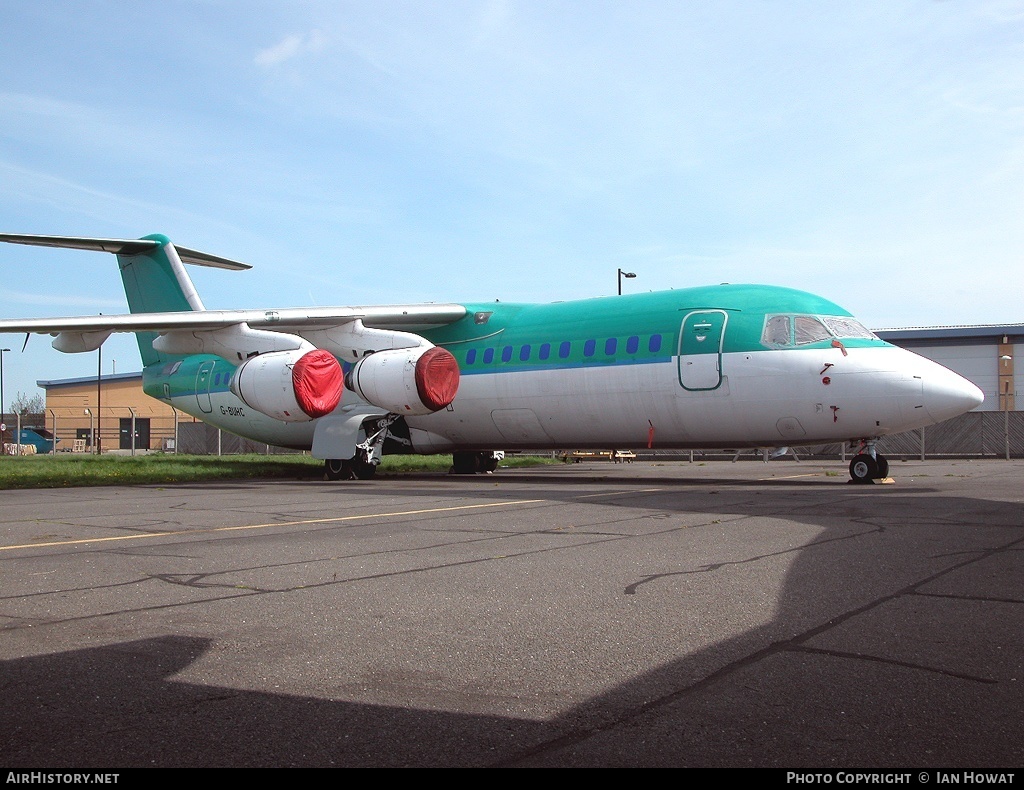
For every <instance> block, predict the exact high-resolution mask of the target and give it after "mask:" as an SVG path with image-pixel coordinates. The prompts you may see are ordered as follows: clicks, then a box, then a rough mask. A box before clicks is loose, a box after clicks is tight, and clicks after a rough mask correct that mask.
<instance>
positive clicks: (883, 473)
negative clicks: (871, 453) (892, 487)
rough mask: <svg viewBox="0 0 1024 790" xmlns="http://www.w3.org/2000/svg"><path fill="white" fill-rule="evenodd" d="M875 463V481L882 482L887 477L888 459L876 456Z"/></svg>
mask: <svg viewBox="0 0 1024 790" xmlns="http://www.w3.org/2000/svg"><path fill="white" fill-rule="evenodd" d="M875 463H876V464H877V465H878V470H877V474H876V476H875V479H876V480H884V479H885V478H887V477H888V476H889V459H888V458H886V457H885V456H884V455H876V456H875Z"/></svg>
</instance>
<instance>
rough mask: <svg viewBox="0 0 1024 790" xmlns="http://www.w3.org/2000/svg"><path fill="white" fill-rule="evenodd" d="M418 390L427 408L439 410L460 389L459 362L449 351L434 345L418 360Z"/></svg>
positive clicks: (453, 398)
mask: <svg viewBox="0 0 1024 790" xmlns="http://www.w3.org/2000/svg"><path fill="white" fill-rule="evenodd" d="M416 391H417V392H418V393H419V396H420V400H421V401H423V405H424V406H426V407H427V408H430V409H433V410H434V411H437V410H439V409H443V408H444V407H445V406H447V405H448V404H449V403H451V402H452V401H453V400H455V394H456V393H457V392H458V391H459V363H458V362H456V361H455V357H453V356H452V355H451V353H450V352H449V351H447V350H446V349H443V348H438V347H437V346H434V347H433V348H431V349H429V350H428V351H427V352H426V353H424V354H423V356H421V357H420V358H419V359H418V360H416Z"/></svg>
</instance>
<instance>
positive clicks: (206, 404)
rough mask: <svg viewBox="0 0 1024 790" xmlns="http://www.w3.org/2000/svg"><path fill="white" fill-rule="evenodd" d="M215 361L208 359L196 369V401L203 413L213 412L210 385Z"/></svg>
mask: <svg viewBox="0 0 1024 790" xmlns="http://www.w3.org/2000/svg"><path fill="white" fill-rule="evenodd" d="M215 364H216V362H215V361H214V360H212V359H208V360H206V361H205V362H203V363H202V364H201V365H200V366H199V369H198V370H197V371H196V403H198V404H199V410H200V411H201V412H202V413H203V414H212V413H213V401H212V400H211V399H210V387H211V386H212V385H213V366H214V365H215Z"/></svg>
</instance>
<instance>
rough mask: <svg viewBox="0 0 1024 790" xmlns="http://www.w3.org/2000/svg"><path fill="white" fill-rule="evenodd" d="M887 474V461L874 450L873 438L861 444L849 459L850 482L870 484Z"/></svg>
mask: <svg viewBox="0 0 1024 790" xmlns="http://www.w3.org/2000/svg"><path fill="white" fill-rule="evenodd" d="M888 476H889V461H888V460H887V459H886V457H885V456H884V455H880V454H879V453H877V452H875V440H874V439H869V440H867V441H865V442H863V443H862V444H861V448H860V452H858V453H857V455H855V456H854V458H853V460H852V461H850V482H851V483H863V484H870V483H874V482H875V481H876V480H884V479H885V478H887V477H888Z"/></svg>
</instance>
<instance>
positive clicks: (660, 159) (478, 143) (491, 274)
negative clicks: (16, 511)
mask: <svg viewBox="0 0 1024 790" xmlns="http://www.w3.org/2000/svg"><path fill="white" fill-rule="evenodd" d="M0 11H2V15H0V16H2V24H0V218H2V219H0V231H4V232H24V233H50V234H58V235H62V234H63V235H95V236H110V237H124V238H135V237H138V236H142V235H145V234H147V233H154V232H161V233H166V234H167V235H168V236H170V237H171V238H172V239H173V240H175V241H177V242H179V243H181V244H182V245H183V246H187V247H192V248H195V249H200V250H204V251H207V252H212V253H216V254H220V255H224V256H227V257H232V258H236V259H238V260H243V261H246V262H248V263H251V264H253V265H254V267H255V268H254V269H253V270H252V271H249V272H246V273H231V272H223V271H217V270H206V269H194V268H193V269H192V270H191V271H192V275H193V279H194V280H195V282H196V285H197V287H198V288H199V291H200V293H201V294H202V296H203V298H204V300H205V302H206V304H207V306H208V307H217V308H219V307H224V308H228V307H292V306H300V305H306V304H316V305H321V306H326V305H351V304H387V303H392V302H419V301H477V300H492V299H501V300H502V301H555V300H562V299H572V298H582V297H591V296H602V295H608V294H611V293H614V291H615V287H616V270H617V269H618V268H620V267H621V268H623V269H627V270H630V271H635V272H636V273H637V278H636V279H635V280H631V281H628V282H626V283H625V286H624V288H625V290H626V291H630V290H636V291H639V290H662V289H668V288H680V287H686V286H690V285H705V284H709V283H718V282H764V283H773V284H779V285H789V286H793V287H798V288H803V289H805V290H809V291H813V292H815V293H819V294H821V295H823V296H826V297H829V298H831V299H833V300H835V301H838V302H839V303H840V304H842V305H844V306H845V307H847V308H848V309H849V310H851V311H852V312H853V313H854V314H855V315H857V316H858V317H860V318H861V319H862V320H863V321H864V322H865V323H866V324H868V325H869V326H872V327H875V328H879V327H892V326H919V325H947V324H964V323H999V322H1017V321H1024V307H1022V305H1021V294H1022V293H1024V287H1022V286H1024V260H1022V251H1024V221H1022V216H1024V211H1022V209H1024V2H1021V1H1020V0H1014V1H1013V2H1010V1H1008V0H971V2H959V1H957V0H941V1H935V0H916V1H909V0H908V1H904V0H884V2H871V1H870V0H857V1H856V2H818V1H817V0H816V1H814V2H795V1H787V0H778V2H760V1H756V0H748V1H747V2H729V1H728V0H716V1H715V2H714V3H707V2H697V1H696V0H694V1H693V2H689V1H688V0H672V1H670V2H660V1H659V0H616V1H615V2H586V1H584V0H574V2H558V1H557V0H545V1H544V2H541V1H540V0H536V1H525V0H522V1H521V0H492V1H491V2H485V1H478V0H446V1H445V2H430V1H429V0H416V1H415V2H389V1H388V0H375V2H346V1H345V0H330V1H329V2H326V1H325V2H295V1H294V0H293V1H292V2H287V3H285V2H250V1H249V0H246V2H229V1H228V0H223V1H218V0H207V1H206V2H201V1H198V0H195V1H192V2H185V1H183V0H181V1H176V0H164V1H163V2H131V3H129V2H115V1H114V0H111V1H110V2H88V1H86V0H82V1H81V2H48V1H47V0H37V2H32V3H25V2H21V0H0ZM0 274H2V287H3V299H2V302H0V303H2V305H3V308H2V315H3V316H4V317H12V318H13V317H33V316H51V315H84V314H94V313H98V312H103V313H115V312H123V311H125V306H124V296H123V291H122V290H121V285H120V281H119V278H118V277H117V274H116V265H115V263H114V260H113V258H112V257H110V256H106V255H101V254H98V253H84V252H77V253H76V252H66V251H59V250H49V249H35V248H28V247H20V246H14V245H0ZM22 341H23V338H22V337H18V336H12V335H4V336H2V337H0V343H2V345H3V346H5V347H10V348H13V349H14V351H13V352H10V353H6V354H5V355H4V378H5V382H4V383H5V387H4V389H5V396H6V400H7V402H8V403H9V402H10V400H11V399H12V398H13V397H14V395H15V394H16V392H18V391H19V390H20V391H23V392H27V393H29V394H34V393H36V392H38V390H36V388H35V381H36V380H37V379H51V378H63V377H69V376H79V375H81V376H89V375H95V373H96V355H95V354H85V355H63V354H59V353H58V352H56V351H53V350H52V349H51V348H50V347H49V340H48V338H44V337H38V336H33V337H32V339H31V340H30V342H29V345H28V350H27V352H26V353H25V354H21V353H20V349H21V344H22ZM113 360H116V369H117V372H127V371H129V370H137V369H139V366H140V363H139V357H138V352H137V350H136V348H135V346H134V342H133V341H131V340H129V339H127V338H123V337H122V338H117V337H115V338H113V339H111V340H110V341H108V343H107V344H106V345H105V346H104V372H105V373H109V372H110V371H111V369H112V365H113V362H112V361H113Z"/></svg>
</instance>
